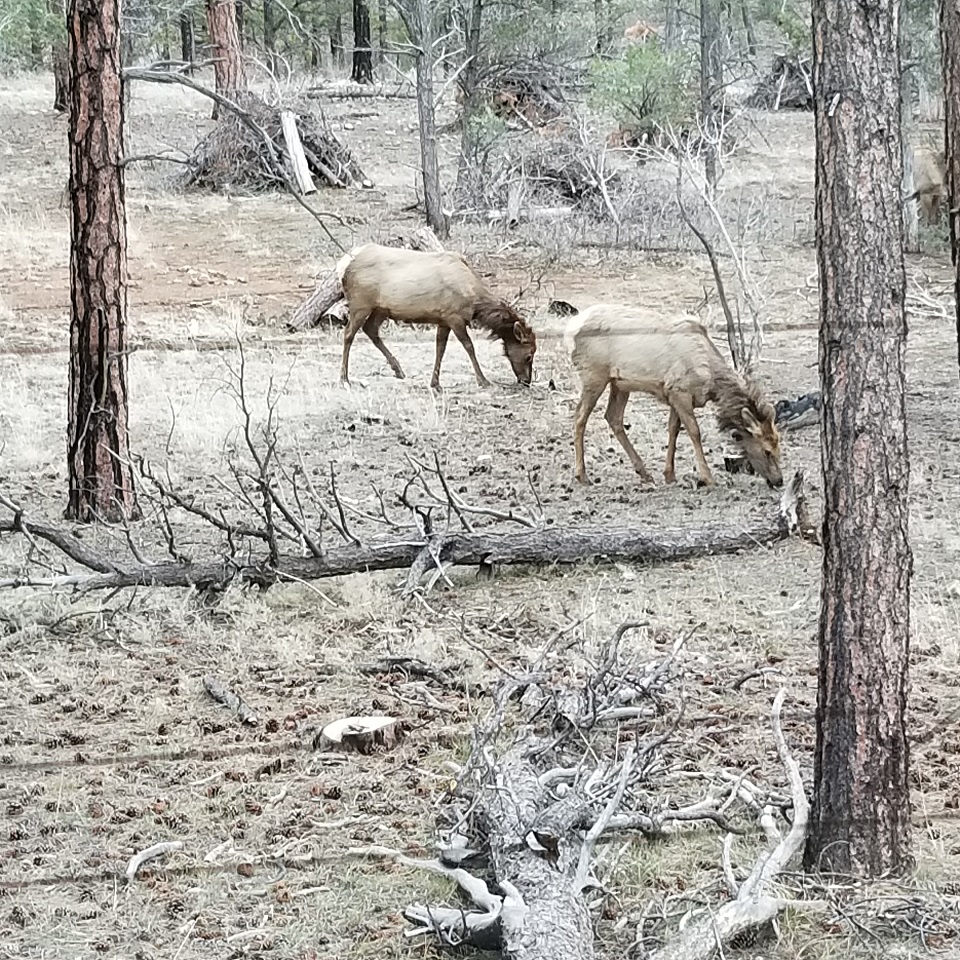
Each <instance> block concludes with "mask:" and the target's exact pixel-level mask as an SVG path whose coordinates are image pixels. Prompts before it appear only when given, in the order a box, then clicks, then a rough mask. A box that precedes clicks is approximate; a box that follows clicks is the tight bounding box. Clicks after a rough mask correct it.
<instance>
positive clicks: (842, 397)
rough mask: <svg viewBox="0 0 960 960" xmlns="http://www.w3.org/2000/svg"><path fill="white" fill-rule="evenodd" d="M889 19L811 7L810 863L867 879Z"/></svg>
mask: <svg viewBox="0 0 960 960" xmlns="http://www.w3.org/2000/svg"><path fill="white" fill-rule="evenodd" d="M899 16H900V0H876V2H875V3H874V4H872V5H871V6H869V7H868V6H864V5H862V4H861V3H860V2H859V0H813V33H814V82H813V87H814V110H815V126H816V141H817V142H816V236H817V261H818V265H819V270H820V383H821V389H822V394H823V426H822V444H823V449H822V460H823V473H824V507H823V579H822V584H821V608H820V625H819V693H818V697H817V713H816V722H817V743H816V753H815V755H814V798H813V811H812V815H811V818H810V834H809V837H808V840H807V845H806V851H805V856H804V862H805V865H806V867H807V868H808V869H818V870H829V871H837V872H841V873H856V874H861V875H866V876H878V875H881V874H885V873H894V874H897V873H901V872H902V871H903V870H904V869H906V868H907V867H908V866H909V863H910V791H909V780H908V773H909V745H908V741H907V732H906V723H905V717H906V709H907V667H908V658H909V644H910V576H911V569H912V555H911V552H910V544H909V541H908V537H907V525H908V515H909V511H908V503H907V490H908V485H909V476H910V463H909V458H908V454H907V430H906V389H905V355H906V339H907V324H906V314H905V302H906V278H905V272H904V263H903V218H902V215H901V194H900V187H901V176H902V167H903V161H902V156H901V148H900V142H901V121H900V89H899V86H900V74H899V68H900V38H899V26H898V25H899ZM866 104H869V105H870V108H869V110H866V109H865V105H866Z"/></svg>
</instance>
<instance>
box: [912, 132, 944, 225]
mask: <svg viewBox="0 0 960 960" xmlns="http://www.w3.org/2000/svg"><path fill="white" fill-rule="evenodd" d="M946 175H947V166H946V159H945V156H944V152H943V150H940V151H939V152H936V153H935V152H934V151H933V150H929V149H928V148H926V147H919V148H918V149H917V150H915V151H914V154H913V185H914V186H915V187H916V190H914V192H913V193H912V194H911V195H910V196H909V197H908V199H909V200H912V199H914V198H915V197H919V198H920V206H921V207H922V208H923V218H924V221H925V222H926V223H927V224H928V225H929V226H934V225H936V223H937V222H938V221H939V219H940V201H941V200H942V199H943V198H944V197H945V196H946V187H945V186H944V183H945V181H946Z"/></svg>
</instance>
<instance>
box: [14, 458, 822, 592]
mask: <svg viewBox="0 0 960 960" xmlns="http://www.w3.org/2000/svg"><path fill="white" fill-rule="evenodd" d="M5 505H7V506H8V508H9V509H13V510H14V515H13V517H12V518H10V519H7V520H0V533H17V534H20V535H22V536H24V537H26V538H28V539H32V540H42V541H45V542H47V543H50V544H52V545H53V546H55V547H56V548H57V549H58V550H60V551H61V552H62V553H63V554H65V555H66V556H67V557H68V558H69V559H70V560H73V561H74V562H75V563H76V564H79V565H80V566H81V567H84V568H85V569H86V570H93V571H96V572H95V573H64V574H62V575H58V576H52V577H48V578H44V579H33V578H31V577H14V578H8V579H5V580H0V587H6V588H13V587H24V586H45V587H70V588H73V589H76V590H80V591H91V590H115V589H118V588H123V587H136V586H157V587H191V586H196V587H201V588H223V587H225V586H226V585H227V584H229V583H233V582H236V583H247V584H256V585H259V586H262V587H266V586H269V585H271V584H273V583H276V582H278V581H282V580H284V579H289V580H301V581H302V580H320V579H324V578H326V577H338V576H343V575H345V574H350V573H362V572H365V571H372V570H401V569H404V570H405V569H409V568H410V567H411V566H412V565H413V564H414V562H415V561H416V560H417V558H418V557H419V556H420V555H421V554H422V553H423V551H424V549H425V548H426V547H427V541H426V539H425V538H424V536H423V535H422V534H421V533H420V532H419V531H416V530H413V529H411V530H410V531H409V536H408V537H402V538H400V539H390V540H387V539H383V540H370V541H368V542H365V543H360V542H349V543H344V544H342V545H339V546H332V547H329V548H327V549H325V550H323V551H322V553H321V555H320V556H309V557H299V556H290V555H287V554H279V555H277V560H276V562H271V560H270V556H269V552H270V551H268V553H267V554H265V555H261V556H260V557H259V558H257V557H254V556H250V555H249V553H248V552H247V551H244V552H243V553H242V554H241V553H239V552H237V553H235V554H233V555H232V556H230V557H229V558H227V559H224V560H201V561H197V562H189V561H185V560H183V561H176V560H175V561H169V562H164V563H141V562H131V563H122V562H120V561H117V560H114V559H113V558H109V557H105V556H103V555H101V554H100V553H98V552H97V551H96V550H94V549H93V548H91V547H89V546H88V545H87V544H84V543H81V542H80V541H79V540H78V539H77V538H76V537H73V536H71V535H70V534H69V533H68V532H67V531H65V530H63V529H61V528H60V527H56V526H52V525H50V524H47V523H43V522H40V521H33V520H31V519H30V518H28V517H26V516H25V515H24V514H23V512H22V511H20V510H18V509H16V508H15V507H14V506H13V505H12V504H10V503H9V501H7V503H6V504H5ZM806 524H807V519H806V505H805V499H804V494H803V472H802V471H797V473H796V475H795V476H794V478H793V480H792V481H791V482H790V483H789V484H788V485H787V487H786V488H785V490H784V492H783V494H782V496H781V498H780V502H779V503H778V504H777V507H776V508H775V509H774V510H771V511H768V512H767V513H765V514H763V515H760V516H757V517H756V518H754V519H752V520H750V521H748V522H746V523H741V524H721V523H714V524H708V525H705V526H703V527H696V528H690V527H675V528H672V529H670V528H667V529H662V528H657V527H650V528H648V529H635V528H612V529H607V530H603V529H599V530H598V529H579V530H578V529H570V528H567V529H563V530H561V529H557V528H554V527H551V528H544V529H537V530H524V531H522V532H518V533H483V532H475V533H468V532H461V531H455V532H454V531H451V532H449V533H435V534H433V535H432V540H431V546H433V547H434V549H435V551H436V555H437V557H438V558H439V560H440V561H442V562H443V563H444V564H445V565H447V566H457V565H460V566H472V567H484V568H489V567H491V566H493V565H494V564H505V565H514V564H547V565H552V564H557V563H581V562H584V561H591V560H594V561H606V562H614V561H618V560H620V561H632V562H644V563H666V562H670V561H677V560H685V559H688V558H690V557H699V556H714V555H718V554H725V553H735V552H737V551H738V550H753V549H756V548H758V547H762V546H766V545H769V544H773V543H776V542H778V541H780V540H785V539H787V538H788V537H790V536H791V535H793V534H794V533H795V532H796V531H798V530H800V529H803V528H804V526H805V525H806ZM251 552H252V551H251Z"/></svg>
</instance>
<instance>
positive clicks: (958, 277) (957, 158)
mask: <svg viewBox="0 0 960 960" xmlns="http://www.w3.org/2000/svg"><path fill="white" fill-rule="evenodd" d="M940 47H941V63H942V64H943V114H944V128H945V129H944V150H945V159H946V163H947V169H946V175H947V182H946V188H947V217H948V218H949V221H950V255H951V256H952V257H953V267H954V273H955V280H954V295H955V300H956V312H957V364H958V366H960V5H958V3H957V0H940Z"/></svg>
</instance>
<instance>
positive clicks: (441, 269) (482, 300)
mask: <svg viewBox="0 0 960 960" xmlns="http://www.w3.org/2000/svg"><path fill="white" fill-rule="evenodd" d="M337 273H338V274H339V276H340V283H341V285H342V287H343V293H344V296H345V297H346V300H347V307H348V308H349V319H348V321H347V326H346V328H345V329H344V332H343V361H342V363H341V366H340V382H341V383H348V382H349V376H348V369H349V364H350V347H351V346H352V345H353V340H354V337H356V335H357V332H358V331H359V330H361V329H362V330H363V332H364V333H365V334H366V335H367V336H368V337H369V338H370V340H371V341H372V343H373V345H374V346H375V347H376V348H377V349H378V350H379V351H380V352H381V353H382V354H383V356H384V357H385V358H386V360H387V363H389V364H390V367H391V369H392V370H393V373H394V375H395V376H396V377H397V378H399V379H400V380H402V379H404V373H403V370H402V369H401V367H400V364H399V362H398V361H397V358H396V357H395V356H394V355H393V354H392V353H391V352H390V351H389V350H388V349H387V347H386V345H385V344H384V342H383V340H382V339H381V338H380V327H381V326H382V325H383V322H384V320H386V319H387V318H388V317H389V318H392V319H393V320H397V321H399V322H401V323H410V324H418V323H419V324H431V325H434V326H436V328H437V358H436V362H435V363H434V365H433V378H432V379H431V381H430V386H431V387H433V388H434V389H435V390H439V389H440V364H441V362H442V361H443V354H444V351H445V350H446V349H447V340H448V338H449V336H450V331H451V330H452V331H453V334H454V336H455V337H456V338H457V339H458V340H459V341H460V343H462V344H463V349H464V350H466V351H467V356H468V357H469V358H470V362H471V363H472V364H473V372H474V373H475V374H476V377H477V383H478V384H479V385H480V386H481V387H487V386H489V385H490V383H489V381H488V380H487V378H486V377H485V376H484V375H483V371H482V370H481V369H480V364H479V363H478V362H477V355H476V352H475V351H474V349H473V341H472V340H471V339H470V334H469V333H468V332H467V328H468V327H473V328H474V329H476V330H483V331H484V332H485V333H487V334H488V336H489V337H490V338H491V339H498V340H500V341H501V342H502V344H503V349H504V353H505V354H506V357H507V359H508V360H509V361H510V366H511V367H512V368H513V372H514V374H515V375H516V378H517V381H518V382H519V383H521V384H523V385H524V386H529V384H530V380H531V379H532V377H533V355H534V354H535V353H536V351H537V338H536V335H535V334H534V332H533V330H532V329H531V328H530V327H529V326H528V325H527V324H526V322H525V321H524V320H523V318H522V317H521V316H520V314H518V313H517V312H516V310H514V309H513V307H511V306H510V304H508V303H507V302H506V301H505V300H500V299H498V298H496V297H494V296H493V294H492V293H491V292H490V291H489V290H488V289H487V287H486V285H485V284H484V282H483V281H482V280H481V279H480V278H479V277H478V276H477V275H476V274H475V273H474V272H473V270H471V269H470V266H469V264H468V263H467V261H466V260H465V259H464V258H463V257H462V256H461V255H460V254H459V253H450V252H444V253H424V252H421V251H419V250H404V249H400V248H397V247H385V246H381V245H380V244H378V243H366V244H364V245H363V246H360V247H358V248H356V249H355V250H353V251H351V252H350V253H348V254H347V255H346V256H345V257H343V258H342V259H341V260H340V262H339V263H338V264H337Z"/></svg>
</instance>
